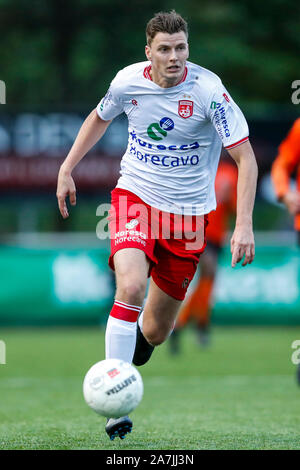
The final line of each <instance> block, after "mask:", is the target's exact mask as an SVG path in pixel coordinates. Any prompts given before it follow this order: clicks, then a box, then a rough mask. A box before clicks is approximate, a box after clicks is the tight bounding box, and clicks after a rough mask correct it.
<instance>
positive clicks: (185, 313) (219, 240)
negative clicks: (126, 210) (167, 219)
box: [170, 159, 237, 353]
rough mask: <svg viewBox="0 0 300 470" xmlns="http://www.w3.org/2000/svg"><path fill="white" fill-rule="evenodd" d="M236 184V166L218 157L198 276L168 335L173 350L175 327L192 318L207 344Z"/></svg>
mask: <svg viewBox="0 0 300 470" xmlns="http://www.w3.org/2000/svg"><path fill="white" fill-rule="evenodd" d="M236 185H237V168H236V166H235V165H232V164H231V163H230V162H227V161H226V160H224V159H223V160H221V161H220V164H219V167H218V172H217V176H216V182H215V190H216V198H217V209H216V210H215V211H213V212H211V213H210V214H209V224H208V227H207V231H206V239H207V246H206V250H205V253H204V254H203V255H202V257H201V259H200V262H199V265H200V270H201V271H200V278H199V280H198V283H197V285H196V287H195V289H194V290H193V292H192V293H191V295H190V296H189V297H188V299H187V301H186V302H185V303H184V305H183V307H182V309H181V311H180V313H179V316H178V318H177V322H176V328H175V330H174V332H173V334H172V335H171V338H170V344H171V350H172V352H173V353H176V352H178V350H179V343H178V334H179V331H180V330H181V329H182V328H183V327H184V326H186V324H187V323H188V322H189V321H190V320H192V319H193V320H194V321H195V323H196V327H197V332H198V336H199V341H200V343H201V344H202V345H207V344H208V341H209V326H210V309H211V300H212V293H213V287H214V282H215V278H216V272H217V267H218V258H219V255H220V252H221V249H222V247H223V245H224V240H225V237H226V234H227V230H228V225H229V219H230V216H231V215H232V214H233V213H235V210H236Z"/></svg>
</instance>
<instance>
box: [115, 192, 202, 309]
mask: <svg viewBox="0 0 300 470" xmlns="http://www.w3.org/2000/svg"><path fill="white" fill-rule="evenodd" d="M108 221H109V230H110V237H111V255H110V257H109V266H110V267H111V268H112V269H114V263H113V256H114V254H115V253H116V252H117V251H119V250H122V249H124V248H138V249H140V250H142V251H144V253H145V254H146V256H147V257H148V258H149V260H150V270H149V276H150V275H151V277H152V279H153V280H154V282H155V283H156V284H157V285H158V287H159V288H160V289H162V290H163V291H164V292H165V293H166V294H168V295H170V296H171V297H173V298H174V299H177V300H183V299H184V297H185V294H186V291H187V288H188V285H189V283H190V282H191V280H192V279H193V277H194V274H195V272H196V269H197V264H198V262H199V258H200V255H201V253H203V251H204V249H205V246H206V240H205V231H206V227H207V224H208V218H207V216H206V215H205V216H203V215H201V216H181V215H175V214H170V213H168V212H162V211H160V210H159V209H155V208H153V207H151V206H150V205H149V204H146V203H145V202H144V201H142V200H141V199H140V198H139V197H138V196H136V195H135V194H133V193H132V192H130V191H127V190H125V189H119V188H116V189H114V190H113V191H112V193H111V209H110V211H109V217H108Z"/></svg>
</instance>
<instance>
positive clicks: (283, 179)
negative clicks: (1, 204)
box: [271, 119, 300, 215]
mask: <svg viewBox="0 0 300 470" xmlns="http://www.w3.org/2000/svg"><path fill="white" fill-rule="evenodd" d="M299 163H300V119H297V120H296V121H295V123H294V125H293V127H292V129H291V130H290V132H289V134H288V136H287V137H286V139H284V141H283V142H282V143H281V145H280V146H279V153H278V156H277V157H276V159H275V160H274V163H273V165H272V170H271V177H272V181H273V185H274V188H275V192H276V195H277V198H278V200H279V201H282V202H283V203H284V204H285V205H286V207H287V209H288V211H289V212H290V214H292V215H296V214H297V213H299V212H300V193H299V192H297V191H293V190H291V189H290V177H291V174H292V173H293V171H294V170H295V168H296V167H297V165H299Z"/></svg>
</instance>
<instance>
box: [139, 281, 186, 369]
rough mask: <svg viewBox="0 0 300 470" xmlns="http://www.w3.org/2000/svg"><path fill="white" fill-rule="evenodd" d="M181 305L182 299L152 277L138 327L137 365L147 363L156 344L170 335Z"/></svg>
mask: <svg viewBox="0 0 300 470" xmlns="http://www.w3.org/2000/svg"><path fill="white" fill-rule="evenodd" d="M180 305H181V301H180V300H176V299H174V298H173V297H170V296H169V295H168V294H166V293H165V292H164V291H163V290H162V289H160V288H159V287H158V286H157V285H156V284H155V282H154V281H153V279H151V281H150V286H149V292H148V296H147V301H146V304H145V307H144V310H143V313H142V315H141V317H140V319H139V322H138V327H137V343H136V349H135V353H134V357H133V363H134V364H135V365H143V364H145V363H146V362H147V361H148V360H149V359H150V356H151V354H152V352H153V350H154V346H158V345H159V344H161V343H163V342H164V341H165V340H166V339H167V338H168V337H169V335H170V333H171V332H172V330H173V328H174V324H175V320H176V315H177V313H178V311H179V308H180Z"/></svg>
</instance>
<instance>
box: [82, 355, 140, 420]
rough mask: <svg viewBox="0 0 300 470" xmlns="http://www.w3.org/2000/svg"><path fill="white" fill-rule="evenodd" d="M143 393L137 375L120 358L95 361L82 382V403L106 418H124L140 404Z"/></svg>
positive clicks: (132, 368) (136, 372)
mask: <svg viewBox="0 0 300 470" xmlns="http://www.w3.org/2000/svg"><path fill="white" fill-rule="evenodd" d="M143 391H144V386H143V381H142V377H141V375H140V373H139V372H138V371H137V370H136V368H135V367H134V366H132V365H131V364H129V363H128V362H124V361H122V360H120V359H105V360H104V361H100V362H97V363H96V364H94V365H93V366H92V367H91V368H90V370H89V371H88V372H87V374H86V376H85V378H84V382H83V396H84V399H85V401H86V403H87V404H88V405H89V407H90V408H92V409H93V410H94V411H96V413H98V414H100V415H102V416H105V417H106V418H119V417H121V416H125V415H128V414H129V413H130V412H131V411H133V410H134V409H135V408H136V407H137V406H138V404H139V403H140V401H141V399H142V396H143Z"/></svg>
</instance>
